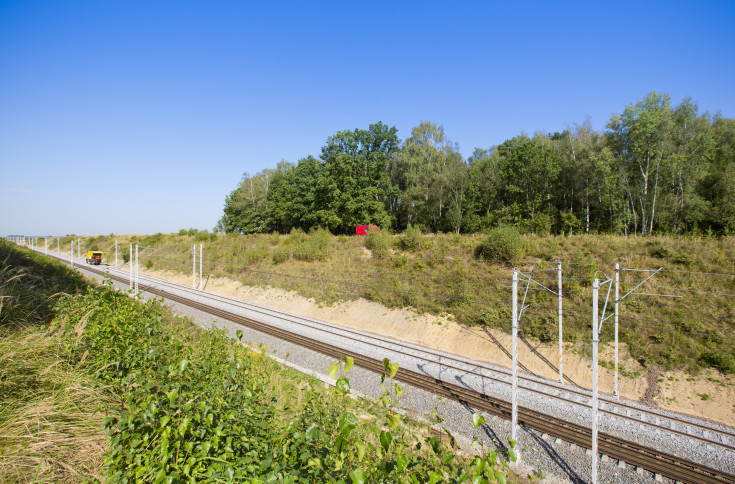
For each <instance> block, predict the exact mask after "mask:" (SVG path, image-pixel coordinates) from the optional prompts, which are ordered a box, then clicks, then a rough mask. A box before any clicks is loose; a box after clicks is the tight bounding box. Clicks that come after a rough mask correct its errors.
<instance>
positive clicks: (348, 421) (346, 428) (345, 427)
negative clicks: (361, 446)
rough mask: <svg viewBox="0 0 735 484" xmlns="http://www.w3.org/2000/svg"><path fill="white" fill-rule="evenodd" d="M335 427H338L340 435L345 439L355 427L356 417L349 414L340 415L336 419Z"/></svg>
mask: <svg viewBox="0 0 735 484" xmlns="http://www.w3.org/2000/svg"><path fill="white" fill-rule="evenodd" d="M337 425H338V426H339V431H340V433H341V434H342V435H343V436H344V437H347V436H349V435H350V432H352V431H353V430H354V429H355V427H357V417H355V416H354V415H352V414H351V413H345V414H342V415H340V416H339V418H338V419H337Z"/></svg>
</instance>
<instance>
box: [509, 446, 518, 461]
mask: <svg viewBox="0 0 735 484" xmlns="http://www.w3.org/2000/svg"><path fill="white" fill-rule="evenodd" d="M508 457H510V460H511V461H512V462H516V461H517V460H518V456H517V455H516V451H515V450H513V449H508Z"/></svg>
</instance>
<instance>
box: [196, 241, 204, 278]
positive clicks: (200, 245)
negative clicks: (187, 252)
mask: <svg viewBox="0 0 735 484" xmlns="http://www.w3.org/2000/svg"><path fill="white" fill-rule="evenodd" d="M203 259H204V249H203V248H202V244H199V286H197V287H200V288H201V287H202V260H203Z"/></svg>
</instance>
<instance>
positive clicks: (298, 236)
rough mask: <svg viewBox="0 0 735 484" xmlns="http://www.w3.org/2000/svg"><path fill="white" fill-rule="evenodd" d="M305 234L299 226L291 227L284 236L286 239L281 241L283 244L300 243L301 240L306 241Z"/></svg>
mask: <svg viewBox="0 0 735 484" xmlns="http://www.w3.org/2000/svg"><path fill="white" fill-rule="evenodd" d="M306 239H307V235H306V232H304V231H303V230H302V229H299V228H293V229H291V233H290V234H289V236H288V237H287V238H286V240H285V241H284V242H283V243H284V244H287V245H288V244H292V245H297V244H301V243H303V242H306Z"/></svg>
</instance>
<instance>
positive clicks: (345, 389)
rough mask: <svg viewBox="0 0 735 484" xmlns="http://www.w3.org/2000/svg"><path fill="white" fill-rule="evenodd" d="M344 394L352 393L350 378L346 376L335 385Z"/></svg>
mask: <svg viewBox="0 0 735 484" xmlns="http://www.w3.org/2000/svg"><path fill="white" fill-rule="evenodd" d="M334 386H335V387H336V388H337V391H339V392H340V393H341V394H342V395H347V394H348V393H350V380H348V379H347V378H345V377H340V378H339V379H338V380H337V382H336V383H335V385H334Z"/></svg>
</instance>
